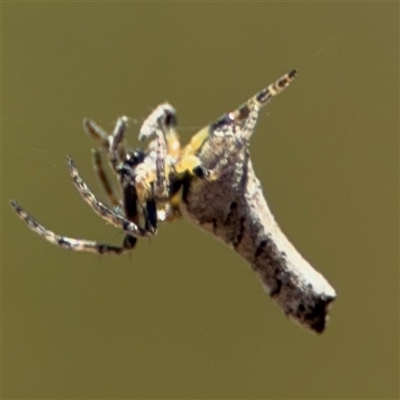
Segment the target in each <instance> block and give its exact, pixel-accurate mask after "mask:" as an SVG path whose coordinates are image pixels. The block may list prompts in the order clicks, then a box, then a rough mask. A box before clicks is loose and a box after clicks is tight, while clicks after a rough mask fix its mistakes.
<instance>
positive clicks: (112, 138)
mask: <svg viewBox="0 0 400 400" xmlns="http://www.w3.org/2000/svg"><path fill="white" fill-rule="evenodd" d="M127 121H128V118H127V117H125V116H123V117H120V118H118V120H117V123H116V124H115V128H114V131H113V133H112V134H111V135H107V133H105V132H104V131H103V129H101V128H100V127H99V126H98V125H96V124H95V122H94V121H92V120H90V119H84V120H83V127H84V129H85V131H86V132H87V133H88V134H89V136H91V137H92V138H94V139H95V140H96V141H97V142H99V144H100V147H101V148H103V149H104V150H106V151H107V155H108V161H109V163H110V166H111V168H112V170H113V171H114V172H115V173H116V175H118V164H119V163H120V162H123V160H124V158H125V154H126V153H125V148H124V146H123V139H124V136H125V131H126V127H127Z"/></svg>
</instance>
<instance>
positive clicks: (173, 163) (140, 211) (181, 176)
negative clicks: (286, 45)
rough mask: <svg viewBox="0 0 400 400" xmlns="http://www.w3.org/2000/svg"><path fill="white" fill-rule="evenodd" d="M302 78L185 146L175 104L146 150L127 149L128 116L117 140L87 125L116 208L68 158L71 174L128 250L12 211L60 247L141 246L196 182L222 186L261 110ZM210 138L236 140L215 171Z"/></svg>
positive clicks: (271, 89)
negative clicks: (203, 155)
mask: <svg viewBox="0 0 400 400" xmlns="http://www.w3.org/2000/svg"><path fill="white" fill-rule="evenodd" d="M296 72H297V71H296V70H292V71H291V72H289V73H287V74H285V75H284V76H282V77H281V78H279V79H278V80H277V81H276V82H274V83H272V84H270V85H269V86H267V87H266V88H264V89H262V90H261V91H260V92H258V93H257V94H256V95H255V96H253V97H251V98H250V99H249V100H248V101H246V102H245V103H244V104H242V105H241V106H240V107H238V108H237V109H235V110H234V111H232V112H230V113H227V114H224V115H223V116H222V117H220V118H219V119H217V120H216V121H215V122H214V123H212V124H210V125H207V126H206V127H204V128H203V129H201V130H200V131H199V132H197V133H196V134H195V135H194V136H193V137H192V138H191V139H190V141H189V143H188V144H187V145H186V146H185V147H183V148H181V145H180V141H179V137H178V134H177V131H176V125H177V118H176V111H175V109H174V108H173V107H172V106H171V105H170V104H168V103H163V104H161V105H159V106H158V107H156V109H155V110H154V111H153V112H152V113H151V114H150V115H149V116H148V117H147V119H146V120H145V121H144V122H143V124H142V126H141V128H140V131H139V140H140V141H144V140H149V143H148V145H147V149H146V150H142V149H140V148H138V149H136V150H132V149H130V148H127V147H126V146H125V141H124V137H125V132H126V128H127V122H128V118H127V117H125V116H123V117H120V118H119V119H118V120H117V123H116V125H115V128H114V131H113V132H112V134H110V135H108V134H107V133H105V132H104V131H103V129H101V128H100V127H99V126H97V125H96V124H95V123H94V122H93V121H91V120H89V119H85V120H84V122H83V126H84V129H85V130H86V132H87V133H88V134H89V135H90V136H91V137H92V138H94V139H95V140H96V141H97V142H98V143H99V146H100V148H99V149H98V150H94V151H93V164H94V170H95V172H96V174H97V176H98V178H99V181H100V183H101V185H102V187H103V189H104V191H105V193H106V194H107V196H108V199H109V202H110V204H111V207H109V206H106V205H104V204H103V203H101V202H100V201H99V200H97V198H96V197H95V195H94V194H93V193H92V192H91V190H90V189H89V187H88V186H87V185H86V183H85V182H84V180H83V179H82V178H81V176H80V174H79V171H78V169H77V167H76V165H75V162H74V161H73V160H72V158H71V157H69V156H68V157H67V165H68V170H69V174H70V176H71V178H72V181H73V184H74V186H75V187H76V189H77V190H78V192H79V194H80V195H81V196H82V198H83V200H84V201H85V202H86V203H87V204H88V205H89V206H90V207H91V208H92V210H93V211H94V212H95V213H97V214H98V215H99V216H100V217H101V218H103V219H104V220H105V221H106V222H107V223H109V224H111V225H113V226H115V227H117V228H118V229H120V230H122V231H123V232H124V233H125V238H124V241H123V244H122V246H113V245H109V244H102V243H98V242H95V241H91V240H86V239H76V238H70V237H66V236H62V235H58V234H56V233H54V232H53V231H51V230H49V229H47V228H45V227H44V226H43V225H41V224H40V223H39V222H38V221H36V219H35V218H33V217H32V216H31V215H29V214H28V213H27V212H26V211H25V210H24V209H23V208H22V207H21V206H20V205H19V204H18V203H17V202H16V201H15V200H11V201H10V202H11V206H12V207H13V208H14V210H15V212H16V213H17V215H18V216H19V217H20V218H21V219H22V220H23V221H25V222H26V223H27V224H28V226H29V228H30V229H31V230H32V231H34V232H35V233H37V234H38V235H40V236H42V237H43V238H44V239H46V240H47V241H49V242H50V243H53V244H55V245H57V246H60V247H63V248H65V249H68V250H74V251H84V252H91V253H96V254H118V255H119V254H124V253H126V252H128V251H130V250H132V249H133V248H134V247H135V244H136V242H137V238H142V237H149V236H152V235H155V234H156V232H157V225H158V221H172V220H174V219H175V218H179V217H181V211H180V204H181V202H182V193H183V192H184V190H185V188H186V189H187V187H188V185H190V184H191V183H192V182H193V181H194V180H196V179H206V180H208V181H215V180H217V179H218V178H219V177H220V176H221V174H222V172H223V170H224V168H225V166H226V165H227V163H228V156H229V155H231V154H235V153H237V152H239V151H241V150H242V149H243V148H245V147H246V146H247V143H248V140H249V138H250V136H251V135H252V133H253V132H254V128H255V125H256V122H257V118H258V114H259V110H260V108H261V107H262V106H264V105H265V104H267V103H268V102H269V101H270V100H271V99H272V98H273V97H274V96H276V95H277V94H279V93H280V92H281V91H282V90H283V89H285V88H286V87H287V86H288V85H289V84H290V82H291V81H292V80H293V79H294V77H295V75H296ZM210 137H214V138H217V137H221V138H223V139H229V140H226V145H225V147H223V148H222V150H221V149H219V150H218V161H217V163H216V165H214V166H213V168H212V169H207V168H205V167H204V166H203V164H202V161H201V159H200V157H199V154H200V151H201V149H202V147H203V145H204V143H205V142H206V141H207V140H208V139H209V138H210ZM216 151H217V150H216ZM102 152H105V153H106V155H107V159H108V163H109V166H110V168H111V170H112V171H113V173H114V174H115V176H116V178H117V180H118V183H119V188H120V191H121V195H118V194H117V193H116V192H115V191H114V189H113V187H112V185H111V183H110V181H109V179H108V177H107V174H106V173H105V169H104V165H103V160H102V156H101V153H102Z"/></svg>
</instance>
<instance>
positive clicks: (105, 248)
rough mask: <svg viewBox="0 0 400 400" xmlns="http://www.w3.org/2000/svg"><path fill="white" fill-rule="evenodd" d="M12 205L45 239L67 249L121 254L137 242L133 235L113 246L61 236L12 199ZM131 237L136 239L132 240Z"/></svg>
mask: <svg viewBox="0 0 400 400" xmlns="http://www.w3.org/2000/svg"><path fill="white" fill-rule="evenodd" d="M10 203H11V206H12V207H13V209H14V211H15V212H16V213H17V215H18V216H19V217H20V218H21V219H22V220H23V221H24V222H26V224H27V225H28V226H29V228H30V229H31V230H32V231H33V232H35V233H36V234H38V235H39V236H41V237H42V238H43V239H45V240H47V241H48V242H50V243H52V244H54V245H56V246H60V247H62V248H63V249H66V250H73V251H84V252H88V253H95V254H115V255H120V254H124V253H127V252H128V251H130V250H132V249H133V247H134V245H135V243H136V238H133V237H132V236H127V237H129V240H127V238H125V240H124V243H123V246H122V247H118V246H113V245H109V244H104V243H97V242H95V241H92V240H86V239H75V238H70V237H67V236H61V235H58V234H56V233H54V232H53V231H51V230H49V229H47V228H45V227H44V226H43V225H42V224H40V223H39V222H38V221H36V220H35V218H33V217H32V216H31V215H29V214H28V213H27V212H26V211H25V210H24V209H23V208H22V207H21V206H20V205H19V204H18V203H17V202H16V201H15V200H11V201H10ZM130 238H133V239H135V241H132V240H131V239H130Z"/></svg>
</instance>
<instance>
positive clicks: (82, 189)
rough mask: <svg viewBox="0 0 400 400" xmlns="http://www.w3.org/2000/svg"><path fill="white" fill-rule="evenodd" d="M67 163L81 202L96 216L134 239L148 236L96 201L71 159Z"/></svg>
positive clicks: (135, 225)
mask: <svg viewBox="0 0 400 400" xmlns="http://www.w3.org/2000/svg"><path fill="white" fill-rule="evenodd" d="M67 163H68V169H69V173H70V175H71V178H72V180H73V183H74V186H75V187H76V189H77V190H78V192H79V194H80V195H81V196H82V198H83V200H84V201H85V202H86V203H87V204H88V205H89V206H90V208H91V209H92V210H93V211H94V212H95V213H96V214H98V215H99V216H100V217H101V218H102V219H104V220H105V221H106V222H108V223H109V224H111V225H113V226H115V227H116V228H119V229H121V230H123V231H124V232H125V233H127V234H128V235H131V236H135V237H145V236H148V235H149V234H150V232H147V231H146V230H144V229H142V228H140V227H139V226H138V225H137V224H135V223H134V222H131V221H129V220H128V219H126V218H124V217H123V216H121V215H118V214H117V213H116V212H115V211H113V210H111V209H109V208H108V207H106V206H105V205H104V204H103V203H101V202H100V201H98V200H97V199H96V197H95V196H94V194H93V193H92V192H91V191H90V189H89V188H88V186H87V185H86V183H85V182H84V181H83V180H82V178H81V177H80V175H79V172H78V170H77V168H76V166H75V163H74V161H73V160H72V158H71V157H68V158H67Z"/></svg>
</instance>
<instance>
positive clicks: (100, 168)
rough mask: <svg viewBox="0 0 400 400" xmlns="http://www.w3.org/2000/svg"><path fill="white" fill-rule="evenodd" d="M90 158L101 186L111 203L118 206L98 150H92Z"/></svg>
mask: <svg viewBox="0 0 400 400" xmlns="http://www.w3.org/2000/svg"><path fill="white" fill-rule="evenodd" d="M92 158H93V169H94V172H95V173H96V175H97V178H98V180H99V182H100V185H101V187H102V188H103V189H104V191H105V192H106V194H107V196H108V198H109V199H110V202H111V204H112V205H113V206H114V207H116V206H119V201H118V198H117V195H116V193H115V191H114V189H113V188H112V185H111V182H110V180H109V179H108V177H107V174H106V171H105V170H104V164H103V161H102V158H101V154H100V151H99V150H92Z"/></svg>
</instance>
